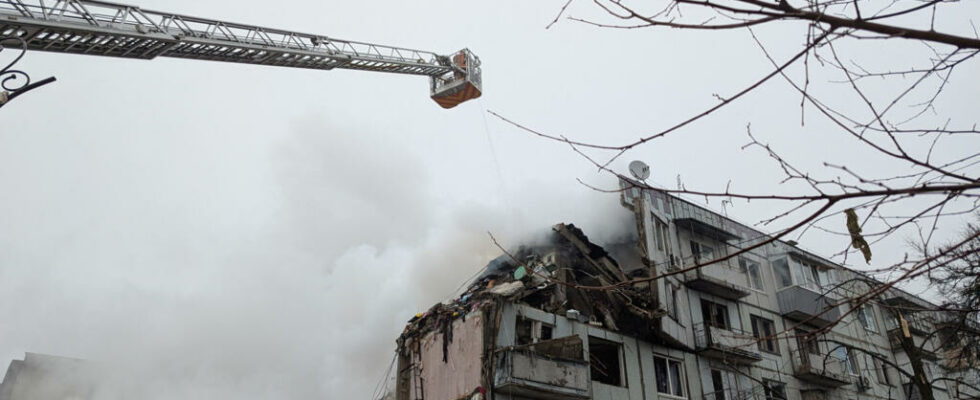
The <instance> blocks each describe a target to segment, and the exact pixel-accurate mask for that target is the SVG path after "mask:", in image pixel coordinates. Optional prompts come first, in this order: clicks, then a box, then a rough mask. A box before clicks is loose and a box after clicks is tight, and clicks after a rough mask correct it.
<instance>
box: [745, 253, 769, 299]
mask: <svg viewBox="0 0 980 400" xmlns="http://www.w3.org/2000/svg"><path fill="white" fill-rule="evenodd" d="M738 264H739V267H741V269H742V271H743V272H745V275H746V277H748V281H749V288H750V289H752V290H756V291H760V292H762V291H765V290H766V279H765V278H764V277H763V276H762V263H760V262H758V261H755V260H752V259H749V258H745V257H739V258H738ZM749 265H754V266H755V272H756V274H757V276H758V277H759V282H755V281H753V279H752V272H751V271H750V268H749ZM756 283H758V284H759V287H756V286H755V284H756Z"/></svg>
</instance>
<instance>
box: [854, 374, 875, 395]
mask: <svg viewBox="0 0 980 400" xmlns="http://www.w3.org/2000/svg"><path fill="white" fill-rule="evenodd" d="M855 384H856V385H857V387H858V390H860V391H862V392H863V391H866V390H869V389H871V378H868V377H866V376H859V377H857V382H855Z"/></svg>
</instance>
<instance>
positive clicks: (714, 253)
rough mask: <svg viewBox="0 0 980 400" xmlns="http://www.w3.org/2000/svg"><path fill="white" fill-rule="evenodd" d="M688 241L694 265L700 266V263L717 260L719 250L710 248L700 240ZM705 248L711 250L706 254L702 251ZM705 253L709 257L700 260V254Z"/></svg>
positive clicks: (713, 247)
mask: <svg viewBox="0 0 980 400" xmlns="http://www.w3.org/2000/svg"><path fill="white" fill-rule="evenodd" d="M688 241H689V242H690V243H691V245H690V247H691V258H692V259H693V260H694V263H695V264H700V263H702V262H705V261H711V260H714V259H716V258H718V254H719V253H718V250H720V249H718V248H716V246H712V245H710V244H707V243H704V242H702V241H700V240H696V239H693V238H692V239H689V240H688ZM695 247H697V251H695ZM705 247H706V248H708V249H711V250H710V251H707V252H706V251H704V248H705ZM705 253H708V254H710V255H709V256H708V257H707V258H704V259H702V257H701V255H702V254H705Z"/></svg>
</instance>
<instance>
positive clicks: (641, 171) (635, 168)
mask: <svg viewBox="0 0 980 400" xmlns="http://www.w3.org/2000/svg"><path fill="white" fill-rule="evenodd" d="M630 174H633V177H634V178H636V179H638V180H641V181H645V180H647V178H649V177H650V166H649V165H647V164H646V163H645V162H643V161H639V160H637V161H633V162H631V163H630Z"/></svg>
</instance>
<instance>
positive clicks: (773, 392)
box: [762, 379, 786, 400]
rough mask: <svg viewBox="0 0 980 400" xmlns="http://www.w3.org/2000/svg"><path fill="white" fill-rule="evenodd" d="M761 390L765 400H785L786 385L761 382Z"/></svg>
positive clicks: (774, 382) (775, 382)
mask: <svg viewBox="0 0 980 400" xmlns="http://www.w3.org/2000/svg"><path fill="white" fill-rule="evenodd" d="M762 388H763V389H764V390H765V392H766V400H786V384H785V383H782V382H777V381H771V380H768V379H766V380H763V381H762Z"/></svg>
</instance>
